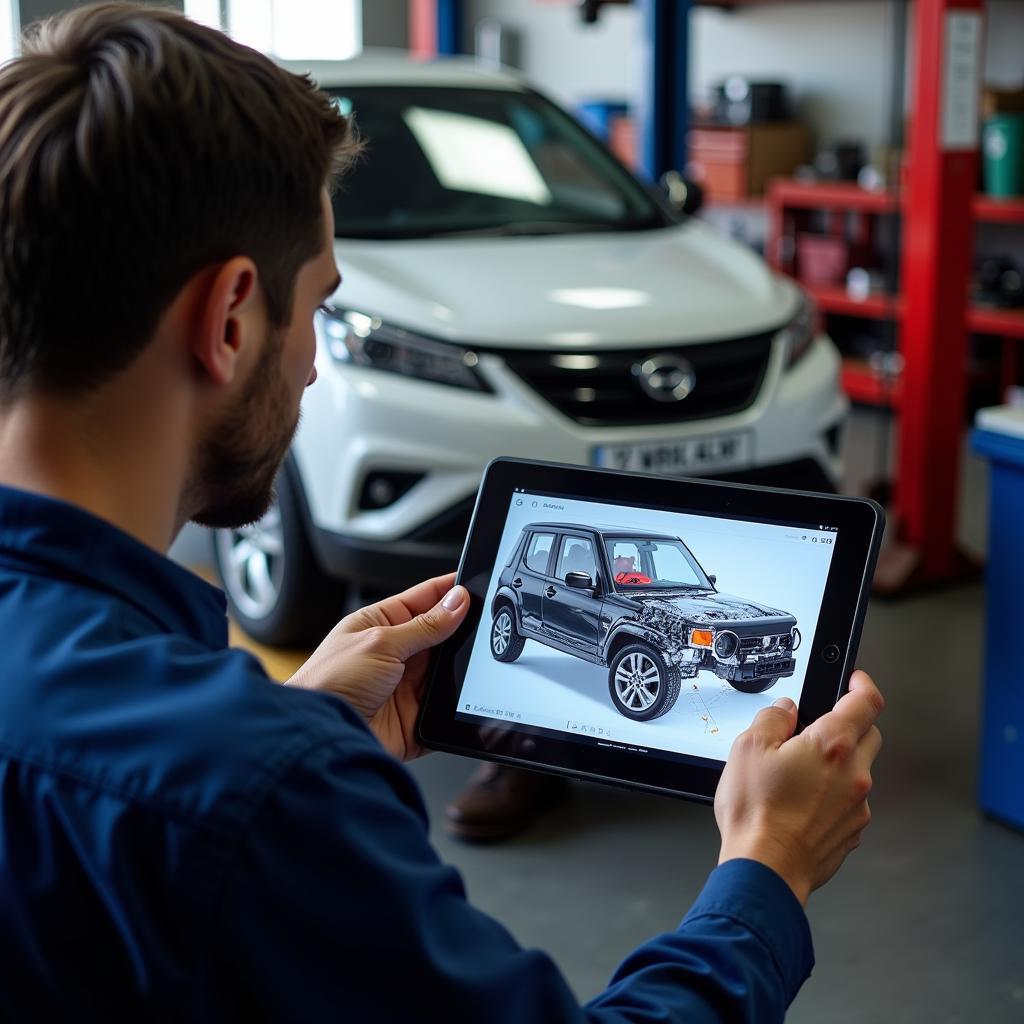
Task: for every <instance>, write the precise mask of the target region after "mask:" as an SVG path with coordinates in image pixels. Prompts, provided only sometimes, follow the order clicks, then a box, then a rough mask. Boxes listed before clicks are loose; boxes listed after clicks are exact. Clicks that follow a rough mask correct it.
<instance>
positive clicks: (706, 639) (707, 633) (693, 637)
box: [690, 629, 715, 647]
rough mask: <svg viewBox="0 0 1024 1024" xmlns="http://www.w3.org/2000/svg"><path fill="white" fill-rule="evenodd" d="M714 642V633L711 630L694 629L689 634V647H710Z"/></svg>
mask: <svg viewBox="0 0 1024 1024" xmlns="http://www.w3.org/2000/svg"><path fill="white" fill-rule="evenodd" d="M714 642H715V632H714V630H712V629H694V630H692V631H691V632H690V646H691V647H710V646H711V645H712V644H713V643H714Z"/></svg>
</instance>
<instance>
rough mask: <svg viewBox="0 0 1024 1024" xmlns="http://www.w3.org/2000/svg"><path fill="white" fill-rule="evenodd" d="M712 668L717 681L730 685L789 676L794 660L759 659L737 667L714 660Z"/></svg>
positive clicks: (794, 669) (791, 672) (792, 670)
mask: <svg viewBox="0 0 1024 1024" xmlns="http://www.w3.org/2000/svg"><path fill="white" fill-rule="evenodd" d="M713 667H714V671H715V675H716V676H718V677H719V679H728V680H729V682H730V683H731V682H733V681H735V680H737V679H740V680H743V681H749V680H751V679H767V678H768V677H769V676H791V675H792V674H793V673H794V672H795V671H796V658H759V659H757V660H756V661H744V662H742V663H741V664H739V665H731V664H727V663H725V662H721V661H717V660H716V662H715V664H714V666H713Z"/></svg>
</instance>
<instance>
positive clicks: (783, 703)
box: [772, 697, 796, 711]
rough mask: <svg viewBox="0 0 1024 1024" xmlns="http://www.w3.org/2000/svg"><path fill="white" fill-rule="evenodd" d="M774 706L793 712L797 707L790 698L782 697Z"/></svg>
mask: <svg viewBox="0 0 1024 1024" xmlns="http://www.w3.org/2000/svg"><path fill="white" fill-rule="evenodd" d="M772 706H773V707H776V708H782V709H783V710H784V711H792V710H793V709H794V708H795V707H796V704H794V703H793V701H791V700H790V699H789V698H788V697H780V698H779V699H778V700H777V701H775V702H774V703H773V705H772Z"/></svg>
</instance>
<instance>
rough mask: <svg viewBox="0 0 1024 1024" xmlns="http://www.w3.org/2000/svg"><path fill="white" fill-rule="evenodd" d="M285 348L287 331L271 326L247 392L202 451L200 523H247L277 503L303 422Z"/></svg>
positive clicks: (195, 515) (197, 488) (196, 490)
mask: <svg viewBox="0 0 1024 1024" xmlns="http://www.w3.org/2000/svg"><path fill="white" fill-rule="evenodd" d="M283 349H284V332H283V331H279V330H271V331H270V333H269V334H268V337H267V340H266V344H264V346H263V352H262V353H261V355H260V357H259V359H258V361H257V363H256V365H255V366H254V367H253V371H252V373H251V375H250V377H249V380H248V382H247V384H246V388H245V391H244V392H243V393H242V394H241V395H239V397H238V399H237V401H236V402H235V403H234V405H233V406H232V407H231V408H229V409H228V410H226V412H225V414H224V416H223V417H222V419H221V421H220V422H219V423H218V424H216V426H215V427H214V429H213V430H211V431H210V434H209V436H208V437H207V439H206V440H205V442H204V443H203V445H202V447H201V448H200V450H199V453H198V455H197V458H196V471H195V473H194V474H193V482H192V485H191V486H190V488H189V489H188V490H189V492H190V493H191V494H192V495H193V496H195V501H194V502H192V504H193V505H194V506H198V510H197V511H193V512H192V513H191V519H192V521H193V522H196V523H199V525H200V526H209V527H214V528H217V529H235V528H238V527H241V526H246V525H247V524H249V523H255V522H256V521H257V520H259V519H262V518H263V516H264V515H265V514H266V513H267V511H268V510H269V508H270V506H271V504H272V503H273V500H274V481H275V479H276V478H277V473H278V470H279V469H280V467H281V463H282V462H283V461H284V457H285V455H286V454H287V452H288V448H289V446H290V445H291V441H292V438H293V437H294V436H295V431H296V430H297V429H298V425H299V413H298V409H297V408H296V409H295V410H292V408H291V404H292V398H291V396H290V395H289V393H288V386H287V382H286V380H285V377H284V374H283V373H282V370H281V354H282V352H283ZM282 417H285V423H284V424H282Z"/></svg>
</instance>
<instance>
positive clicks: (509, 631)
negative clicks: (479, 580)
mask: <svg viewBox="0 0 1024 1024" xmlns="http://www.w3.org/2000/svg"><path fill="white" fill-rule="evenodd" d="M525 646H526V637H524V636H521V635H520V633H519V630H517V629H516V617H515V614H514V613H513V611H512V609H511V608H509V606H508V605H507V604H503V605H501V607H499V608H498V610H497V611H496V612H495V613H494V620H493V622H491V654H493V655H494V657H495V660H497V661H515V660H516V658H518V657H519V655H520V654H522V653H523V648H524V647H525Z"/></svg>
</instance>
